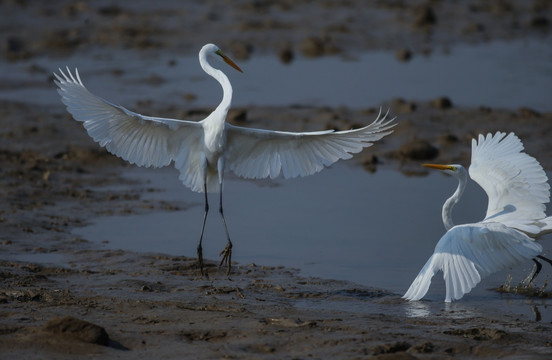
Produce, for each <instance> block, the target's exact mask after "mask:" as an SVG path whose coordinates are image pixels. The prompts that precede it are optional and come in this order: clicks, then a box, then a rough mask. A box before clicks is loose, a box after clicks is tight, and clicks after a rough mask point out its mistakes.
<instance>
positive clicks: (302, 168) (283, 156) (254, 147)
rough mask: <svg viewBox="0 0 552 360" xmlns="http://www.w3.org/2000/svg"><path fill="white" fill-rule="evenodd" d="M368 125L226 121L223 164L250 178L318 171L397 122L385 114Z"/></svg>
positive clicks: (364, 144)
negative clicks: (280, 126)
mask: <svg viewBox="0 0 552 360" xmlns="http://www.w3.org/2000/svg"><path fill="white" fill-rule="evenodd" d="M380 115H381V112H380V114H379V115H378V118H377V119H376V120H375V121H374V122H373V123H372V124H370V125H368V126H366V127H363V128H360V129H354V130H346V131H333V130H328V131H317V132H300V133H295V132H283V131H270V130H260V129H249V128H243V127H237V126H232V125H230V124H226V131H227V149H228V153H227V155H226V157H225V160H226V165H227V166H228V168H229V169H230V170H232V171H233V172H234V173H235V174H236V175H238V176H241V177H244V178H250V179H260V178H266V177H269V176H270V178H275V177H276V176H278V175H279V174H280V172H282V173H283V175H284V177H285V178H293V177H297V176H306V175H311V174H314V173H317V172H319V171H320V170H322V169H323V168H324V166H329V165H331V164H333V163H334V162H336V161H337V160H339V159H349V158H351V157H352V155H351V153H358V152H360V151H361V150H362V149H363V148H365V147H369V146H371V145H372V144H373V143H374V141H377V140H380V139H381V138H383V137H384V136H386V135H388V134H390V133H392V131H391V130H390V129H391V128H392V127H393V126H395V125H396V124H392V121H393V120H394V118H393V119H391V120H386V118H387V114H385V116H383V118H381V119H380Z"/></svg>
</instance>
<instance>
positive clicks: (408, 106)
mask: <svg viewBox="0 0 552 360" xmlns="http://www.w3.org/2000/svg"><path fill="white" fill-rule="evenodd" d="M391 104H392V107H393V109H394V111H395V112H396V113H398V114H410V113H413V112H414V111H416V109H417V105H416V103H414V102H412V101H406V100H404V99H401V98H397V99H393V101H392V102H391Z"/></svg>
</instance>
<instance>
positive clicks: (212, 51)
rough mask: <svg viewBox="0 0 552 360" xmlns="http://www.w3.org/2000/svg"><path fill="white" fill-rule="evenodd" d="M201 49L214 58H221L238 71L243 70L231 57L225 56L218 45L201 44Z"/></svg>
mask: <svg viewBox="0 0 552 360" xmlns="http://www.w3.org/2000/svg"><path fill="white" fill-rule="evenodd" d="M201 50H202V51H205V52H206V53H207V55H210V56H214V57H216V58H219V59H222V60H223V61H224V62H225V63H227V64H228V65H230V66H231V67H233V68H234V69H236V70H238V71H239V72H241V73H242V72H243V71H242V69H240V67H239V66H238V65H236V63H234V61H232V59H230V58H229V57H228V56H226V55H225V54H224V53H223V52H222V50H221V49H220V48H219V47H218V46H216V45H214V44H207V45H205V46H203V49H201Z"/></svg>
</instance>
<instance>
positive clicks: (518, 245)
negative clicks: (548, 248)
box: [403, 222, 542, 302]
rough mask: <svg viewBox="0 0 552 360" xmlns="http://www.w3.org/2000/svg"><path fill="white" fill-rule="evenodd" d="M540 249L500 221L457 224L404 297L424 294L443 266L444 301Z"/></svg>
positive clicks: (462, 294)
mask: <svg viewBox="0 0 552 360" xmlns="http://www.w3.org/2000/svg"><path fill="white" fill-rule="evenodd" d="M541 252H542V246H541V245H540V244H538V243H537V242H535V241H533V240H532V239H531V238H530V237H528V236H527V235H525V234H524V233H522V232H519V231H517V230H515V229H512V228H509V227H507V226H506V225H504V224H501V223H496V222H486V223H477V224H468V225H458V226H455V227H453V228H452V229H450V230H449V231H448V232H447V233H446V234H445V235H444V236H443V237H442V238H441V240H439V242H438V243H437V245H436V246H435V252H434V253H433V255H432V256H431V257H430V258H429V260H428V261H427V263H426V264H425V265H424V267H423V268H422V270H421V271H420V273H419V274H418V276H417V277H416V279H415V280H414V281H413V282H412V285H410V288H409V289H408V290H407V292H406V293H405V294H404V296H403V298H404V299H407V300H419V299H421V298H422V297H424V295H425V294H426V293H427V291H428V289H429V285H430V284H431V279H432V278H433V276H434V275H435V274H436V273H437V272H438V271H439V270H440V271H443V278H444V279H445V285H446V296H445V301H446V302H450V301H451V300H458V299H460V298H462V296H464V294H466V293H468V292H469V291H470V290H471V289H473V287H474V286H475V285H477V284H478V283H479V282H480V281H481V279H482V278H484V277H486V276H488V275H490V274H492V273H494V272H497V271H500V270H502V269H505V268H508V267H510V266H513V265H516V264H518V263H520V262H523V261H527V260H530V259H532V258H534V257H535V256H537V255H538V254H540V253H541Z"/></svg>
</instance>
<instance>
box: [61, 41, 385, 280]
mask: <svg viewBox="0 0 552 360" xmlns="http://www.w3.org/2000/svg"><path fill="white" fill-rule="evenodd" d="M210 58H214V59H222V60H223V61H224V62H226V63H227V64H229V65H230V66H232V67H233V68H234V69H236V70H238V71H240V72H241V69H240V68H239V67H238V66H237V65H236V64H235V63H234V62H233V61H232V60H230V58H228V57H227V56H226V55H225V54H223V53H222V51H221V50H220V49H219V48H218V47H217V46H215V45H213V44H207V45H205V46H203V48H202V49H201V51H200V52H199V62H200V65H201V67H202V68H203V70H204V71H205V72H206V73H207V74H209V75H210V76H212V77H213V78H214V79H215V80H217V81H218V82H219V83H220V85H221V86H222V90H223V98H222V101H221V103H220V104H219V105H218V107H217V108H216V109H215V110H214V111H213V112H212V113H211V114H210V115H209V116H207V117H206V118H205V119H203V120H202V121H199V122H195V121H186V120H176V119H165V118H157V117H151V116H144V115H140V114H137V113H134V112H132V111H129V110H127V109H126V108H124V107H122V106H119V105H115V104H113V103H111V102H109V101H106V100H104V99H102V98H100V97H97V96H95V95H94V94H92V93H91V92H89V91H88V90H87V89H86V88H85V87H84V85H83V83H82V81H81V79H80V76H79V73H78V71H77V70H75V74H74V75H73V74H72V73H71V72H70V71H69V69H67V73H64V72H63V71H61V70H60V74H55V76H56V78H57V80H56V81H55V82H56V84H57V86H58V87H59V89H58V92H59V94H60V95H61V98H62V101H63V103H64V104H65V105H66V106H67V110H68V111H69V113H71V114H72V115H73V118H74V119H75V120H77V121H80V122H82V123H83V125H84V127H85V129H86V131H87V132H88V134H89V135H90V136H91V137H92V138H93V139H94V141H96V142H98V143H99V144H100V145H101V146H104V147H105V148H106V149H107V151H109V152H110V153H112V154H114V155H117V156H119V157H121V158H123V159H125V160H127V161H129V162H130V163H132V164H135V165H138V166H145V167H150V166H151V167H161V166H167V165H170V164H171V163H174V166H175V168H176V169H178V170H179V171H180V177H179V179H180V180H181V181H182V182H183V183H184V185H186V186H187V187H189V188H190V189H191V190H193V191H196V192H204V193H205V213H204V217H203V224H202V227H201V235H200V238H199V244H198V247H197V255H198V263H199V267H200V270H201V272H202V273H203V255H202V245H201V244H202V240H203V233H204V229H205V221H206V219H207V213H208V211H209V203H208V199H207V193H208V192H217V191H219V192H220V198H219V212H220V215H221V218H222V221H223V223H224V228H225V231H226V237H227V245H226V247H225V249H224V250H223V251H222V252H221V254H220V255H221V256H222V259H221V262H220V265H223V264H224V263H226V264H227V265H228V272H230V266H231V257H232V242H231V241H230V235H229V233H228V229H227V226H226V220H225V219H224V213H223V207H222V184H223V176H224V171H225V170H230V171H232V172H234V173H235V174H236V175H238V176H241V177H243V178H248V179H260V178H266V177H270V178H275V177H276V176H278V175H279V174H280V173H282V174H283V176H284V177H285V178H294V177H297V176H306V175H311V174H314V173H317V172H319V171H320V170H322V169H323V168H324V167H325V166H329V165H331V164H333V163H334V162H336V161H338V160H340V159H348V158H351V157H352V155H351V154H352V153H358V152H360V151H361V150H362V149H363V148H366V147H368V146H371V145H372V144H373V142H375V141H377V140H380V139H381V138H383V137H384V136H386V135H388V134H390V133H391V132H392V131H391V130H390V129H391V128H392V127H393V126H395V124H393V123H392V121H393V120H394V119H391V120H387V119H386V117H387V114H385V116H383V117H380V115H381V112H380V114H379V115H378V118H377V119H376V120H375V121H374V122H373V123H372V124H370V125H368V126H366V127H362V128H359V129H354V130H346V131H333V130H328V131H318V132H300V133H296V132H283V131H270V130H260V129H251V128H244V127H237V126H233V125H231V124H229V123H227V122H226V121H225V119H226V115H227V113H228V110H229V109H230V105H231V101H232V86H231V85H230V81H229V80H228V77H226V75H225V74H224V73H223V72H222V71H221V70H218V69H216V68H214V67H212V66H211V65H210V64H209V62H208V59H210Z"/></svg>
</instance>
